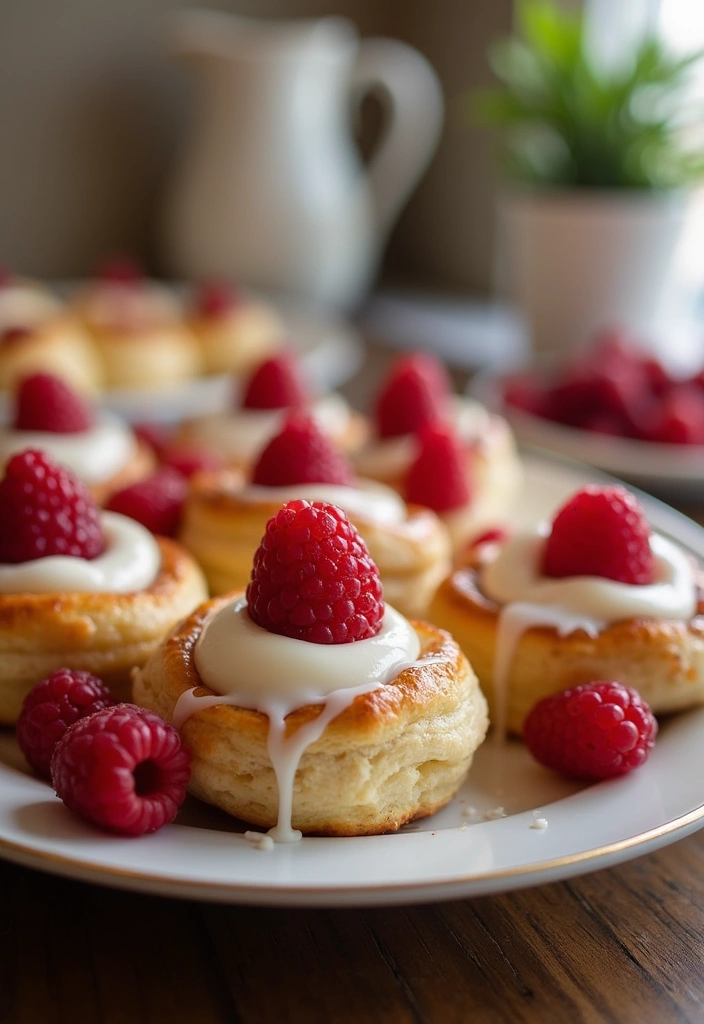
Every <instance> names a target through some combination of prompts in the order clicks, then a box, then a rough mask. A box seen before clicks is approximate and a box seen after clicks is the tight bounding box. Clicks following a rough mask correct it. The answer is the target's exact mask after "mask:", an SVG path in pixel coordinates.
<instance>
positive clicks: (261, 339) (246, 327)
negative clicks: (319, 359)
mask: <svg viewBox="0 0 704 1024" xmlns="http://www.w3.org/2000/svg"><path fill="white" fill-rule="evenodd" d="M186 320H187V324H188V326H189V328H190V329H191V331H192V333H193V335H194V336H195V338H196V339H197V341H198V344H199V345H200V350H201V357H202V360H203V369H204V371H205V373H243V372H246V371H249V370H251V368H252V367H253V366H255V365H256V364H257V363H259V362H261V360H262V359H264V358H265V356H268V355H270V354H271V353H272V352H274V351H275V350H276V349H278V348H280V347H281V345H282V343H283V339H284V325H283V322H282V321H281V318H280V317H279V315H278V314H277V313H276V311H275V310H274V309H272V307H271V306H269V305H268V304H267V303H265V302H261V301H259V300H256V299H252V298H250V297H249V296H246V295H244V294H242V293H240V292H238V291H235V289H233V288H230V287H228V286H227V285H225V284H222V283H218V282H214V281H211V282H207V283H205V284H203V285H201V286H200V288H198V290H197V292H196V295H195V297H194V301H193V302H192V305H191V308H190V311H189V312H188V314H187V318H186Z"/></svg>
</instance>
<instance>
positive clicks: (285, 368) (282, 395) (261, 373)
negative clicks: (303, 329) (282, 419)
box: [241, 352, 310, 409]
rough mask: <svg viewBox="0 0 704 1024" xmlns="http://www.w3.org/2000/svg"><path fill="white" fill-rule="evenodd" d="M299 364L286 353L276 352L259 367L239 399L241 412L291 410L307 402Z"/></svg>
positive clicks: (307, 397)
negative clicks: (240, 400) (250, 410)
mask: <svg viewBox="0 0 704 1024" xmlns="http://www.w3.org/2000/svg"><path fill="white" fill-rule="evenodd" d="M309 397H310V396H309V394H308V389H307V388H306V386H305V385H304V383H303V381H302V379H301V376H300V370H299V367H298V364H297V362H296V360H295V358H294V356H293V355H292V354H291V353H289V352H279V353H278V354H277V355H275V356H272V357H271V358H270V359H265V360H264V362H262V363H260V364H259V366H258V367H257V368H256V370H255V371H254V373H253V374H252V375H251V377H250V378H249V380H248V381H247V384H246V385H245V388H244V393H243V395H242V402H241V405H242V408H243V409H293V408H295V407H296V406H300V405H305V403H306V402H307V401H308V399H309Z"/></svg>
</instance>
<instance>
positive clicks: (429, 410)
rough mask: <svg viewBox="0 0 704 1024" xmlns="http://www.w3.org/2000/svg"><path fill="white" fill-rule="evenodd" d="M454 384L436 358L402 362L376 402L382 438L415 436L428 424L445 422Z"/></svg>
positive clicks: (419, 355) (415, 357)
mask: <svg viewBox="0 0 704 1024" xmlns="http://www.w3.org/2000/svg"><path fill="white" fill-rule="evenodd" d="M450 390H451V389H450V383H449V381H448V379H447V375H446V373H445V370H444V368H443V366H442V363H440V362H438V361H437V359H435V357H434V356H431V355H428V354H427V353H425V352H416V353H415V354H414V355H410V356H405V357H404V358H402V359H399V360H398V361H397V362H396V363H395V364H394V366H393V368H392V370H391V374H390V375H389V377H388V378H387V380H386V382H385V384H384V385H383V387H382V389H381V391H380V392H379V394H378V396H377V399H376V409H375V419H376V425H377V431H378V433H379V436H380V437H399V436H401V435H403V434H415V433H416V432H417V431H418V430H420V429H421V427H424V426H425V425H426V424H427V423H433V422H435V421H436V420H442V419H445V417H446V413H447V405H448V402H449V398H450Z"/></svg>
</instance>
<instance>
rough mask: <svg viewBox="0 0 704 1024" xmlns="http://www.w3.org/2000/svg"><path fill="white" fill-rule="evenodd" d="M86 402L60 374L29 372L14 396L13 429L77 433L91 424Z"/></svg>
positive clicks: (89, 411)
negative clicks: (57, 375) (56, 375)
mask: <svg viewBox="0 0 704 1024" xmlns="http://www.w3.org/2000/svg"><path fill="white" fill-rule="evenodd" d="M93 422H94V417H93V412H92V410H91V409H90V407H89V406H88V403H87V402H86V401H84V399H83V398H82V397H81V396H80V395H78V394H77V393H76V392H75V391H74V390H73V388H72V387H70V386H69V385H68V384H66V382H65V381H63V380H62V379H61V378H60V377H55V376H54V375H53V374H51V373H33V374H32V375H31V376H29V377H25V378H24V380H23V381H22V382H21V383H20V385H19V388H18V389H17V394H16V396H15V420H14V423H13V426H14V428H15V430H47V431H49V432H50V433H52V434H80V433H82V432H83V431H85V430H90V428H91V427H92V426H93Z"/></svg>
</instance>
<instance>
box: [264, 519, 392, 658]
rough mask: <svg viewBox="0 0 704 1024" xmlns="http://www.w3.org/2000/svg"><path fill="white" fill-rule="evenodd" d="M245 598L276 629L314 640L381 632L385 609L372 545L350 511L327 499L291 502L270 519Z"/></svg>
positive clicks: (339, 639)
mask: <svg viewBox="0 0 704 1024" xmlns="http://www.w3.org/2000/svg"><path fill="white" fill-rule="evenodd" d="M247 602H248V604H249V614H250V616H251V617H252V619H253V620H254V622H256V623H257V624H258V625H259V626H262V627H263V628H264V629H266V630H268V631H269V632H270V633H280V634H281V635H283V636H290V637H294V638H295V639H297V640H307V641H309V642H310V643H314V644H345V643H351V642H352V641H353V640H366V639H368V638H369V637H372V636H376V634H377V633H378V632H379V630H380V629H381V621H382V617H383V614H384V603H383V601H382V596H381V582H380V580H379V570H378V569H377V567H376V565H375V564H374V562H373V561H372V559H371V557H370V555H369V551H368V550H367V546H366V544H365V543H364V541H363V540H362V538H361V537H360V536H359V534H358V533H357V530H356V529H355V527H354V526H352V524H351V523H350V522H349V521H348V520H347V517H346V516H345V514H344V512H343V511H342V510H341V509H339V508H337V506H336V505H330V504H328V503H327V502H324V501H314V502H312V503H311V502H309V501H289V502H287V504H285V505H284V506H283V508H281V509H280V511H279V512H277V514H276V515H275V516H273V517H272V518H271V519H270V520H269V522H268V523H267V525H266V533H265V535H264V537H263V538H262V542H261V544H260V545H259V548H258V549H257V552H256V554H255V556H254V565H253V567H252V577H251V580H250V582H249V586H248V587H247Z"/></svg>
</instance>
